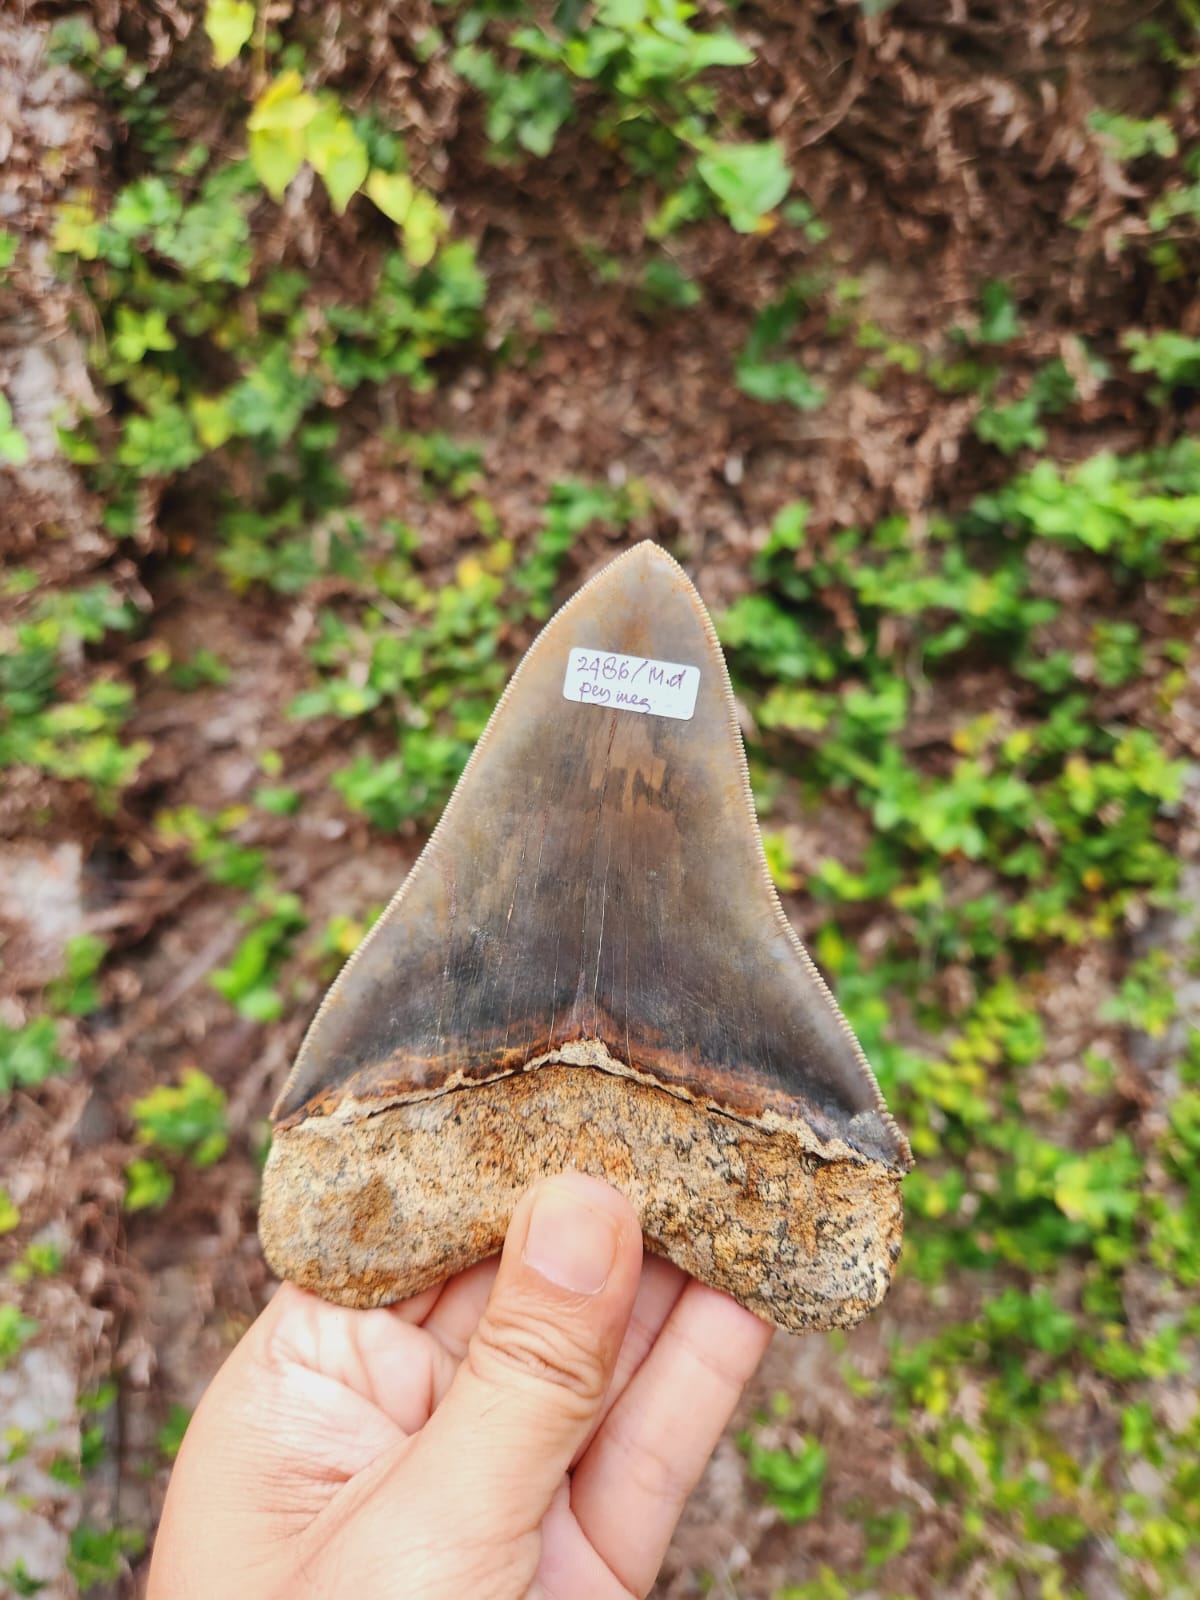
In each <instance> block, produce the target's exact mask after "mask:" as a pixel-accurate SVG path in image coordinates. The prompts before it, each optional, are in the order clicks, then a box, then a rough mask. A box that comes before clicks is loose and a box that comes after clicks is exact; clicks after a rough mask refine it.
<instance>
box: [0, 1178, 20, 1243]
mask: <svg viewBox="0 0 1200 1600" xmlns="http://www.w3.org/2000/svg"><path fill="white" fill-rule="evenodd" d="M20 1220H21V1213H20V1210H19V1209H18V1207H17V1204H16V1202H15V1201H14V1200H13V1197H12V1195H10V1194H9V1192H8V1190H7V1189H0V1233H11V1232H12V1231H13V1229H14V1228H15V1227H16V1226H17V1225H18V1223H19V1222H20Z"/></svg>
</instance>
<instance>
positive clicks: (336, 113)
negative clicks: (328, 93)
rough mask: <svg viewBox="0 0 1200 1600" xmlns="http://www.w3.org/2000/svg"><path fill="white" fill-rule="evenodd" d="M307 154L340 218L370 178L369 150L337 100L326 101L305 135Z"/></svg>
mask: <svg viewBox="0 0 1200 1600" xmlns="http://www.w3.org/2000/svg"><path fill="white" fill-rule="evenodd" d="M304 151H305V154H306V155H307V156H308V159H309V160H310V161H311V162H312V164H313V166H314V167H315V168H316V169H317V171H318V172H319V173H320V174H321V177H322V178H323V179H324V180H325V187H326V188H327V189H328V190H329V198H330V200H331V201H332V202H333V209H334V210H335V211H336V212H337V213H338V215H339V216H340V215H341V214H342V212H343V211H345V209H346V207H347V206H348V205H349V203H350V197H351V196H352V195H353V194H355V193H357V191H358V190H359V189H360V188H361V186H362V181H363V179H364V178H365V177H366V175H367V168H368V166H369V163H368V161H367V147H366V145H365V144H364V143H363V142H362V140H361V139H360V138H359V137H358V135H357V133H355V131H354V125H353V123H352V122H351V121H350V118H349V117H347V116H346V115H345V113H344V112H343V111H342V109H341V107H340V106H339V105H338V103H337V101H336V100H333V99H328V100H326V101H325V102H324V103H323V104H322V105H321V106H320V108H319V110H318V111H317V114H316V116H315V117H314V118H313V119H312V121H311V122H310V123H309V124H308V127H307V128H306V129H305V131H304Z"/></svg>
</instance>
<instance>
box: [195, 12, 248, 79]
mask: <svg viewBox="0 0 1200 1600" xmlns="http://www.w3.org/2000/svg"><path fill="white" fill-rule="evenodd" d="M204 31H205V33H206V34H207V35H208V37H209V39H210V40H211V41H212V47H213V60H214V61H215V62H216V64H217V66H218V67H227V66H228V65H229V63H230V62H231V61H235V60H236V59H237V57H238V56H239V55H241V53H242V46H243V45H244V44H246V43H247V41H248V40H249V38H250V35H251V34H252V33H253V32H254V6H253V4H252V3H251V0H208V4H207V5H206V6H205V8H204Z"/></svg>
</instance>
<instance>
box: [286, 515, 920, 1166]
mask: <svg viewBox="0 0 1200 1600" xmlns="http://www.w3.org/2000/svg"><path fill="white" fill-rule="evenodd" d="M579 649H581V650H584V651H586V652H588V653H589V656H590V657H593V658H594V657H600V656H605V655H607V656H612V655H617V656H622V657H629V658H638V659H640V660H644V661H647V662H648V663H651V665H647V666H644V667H643V668H642V669H641V670H640V671H636V668H635V667H634V666H631V667H629V668H628V669H627V670H628V672H629V674H630V676H629V677H628V678H626V679H625V680H624V681H622V680H621V679H620V678H619V677H615V676H608V677H606V676H605V672H606V671H607V672H608V673H610V674H612V673H617V672H619V670H620V669H619V666H617V667H611V666H610V667H607V668H606V667H605V666H604V664H603V662H601V663H600V665H599V666H598V667H597V668H596V670H595V671H594V672H593V671H592V670H591V668H590V666H589V665H588V664H586V663H585V669H586V670H585V671H584V672H583V673H582V674H580V673H578V672H576V673H575V674H573V678H572V681H573V682H574V683H576V684H578V683H583V684H585V685H591V686H592V691H594V694H593V698H592V700H591V702H590V703H589V702H583V703H581V702H580V701H577V700H575V699H569V698H566V697H565V695H564V681H565V679H566V676H567V670H568V658H569V656H570V652H571V651H572V650H579ZM653 663H669V664H672V665H671V666H670V668H669V670H666V671H664V672H662V674H661V675H659V669H658V667H656V666H654V665H653ZM681 665H682V666H685V667H688V668H693V669H699V686H698V691H697V694H696V699H695V707H694V712H693V714H692V715H690V716H682V715H665V714H661V711H662V707H663V702H664V699H665V701H666V703H667V706H668V708H670V707H671V706H672V704H673V705H674V709H676V710H682V709H683V708H684V706H683V704H681V703H680V702H681V700H682V696H683V693H684V691H686V690H687V688H688V686H689V681H690V680H691V679H693V678H694V673H692V674H688V675H685V680H684V682H683V684H682V685H680V686H679V687H677V688H676V689H674V690H673V689H672V688H671V682H670V680H671V679H672V677H673V676H674V675H675V674H676V673H677V671H678V667H679V666H681ZM635 672H636V676H635V675H634V674H635ZM604 691H607V693H608V700H607V703H603V704H602V703H595V702H596V701H603V700H604ZM643 693H645V694H647V695H648V696H649V699H650V703H651V706H652V709H651V710H650V711H649V712H646V711H639V710H638V709H636V708H635V706H634V703H633V701H632V700H629V699H627V700H626V702H625V703H624V704H621V705H618V701H617V696H618V695H619V694H620V695H625V696H627V697H631V696H632V697H640V696H641V695H642V694H643ZM588 1039H598V1040H601V1041H603V1043H604V1045H605V1046H606V1047H607V1050H608V1052H609V1053H610V1055H611V1056H612V1057H613V1058H615V1059H616V1060H617V1061H619V1062H622V1063H624V1064H625V1065H626V1066H628V1067H629V1068H631V1069H633V1071H634V1072H636V1073H637V1074H639V1075H643V1076H644V1077H646V1078H648V1079H651V1080H654V1081H656V1082H658V1083H660V1084H662V1085H663V1086H665V1087H669V1088H672V1089H675V1090H677V1091H679V1092H683V1093H686V1094H688V1095H691V1096H693V1097H695V1098H698V1099H701V1100H703V1101H706V1102H710V1103H712V1104H714V1105H716V1106H718V1107H720V1108H722V1109H724V1110H727V1111H729V1112H731V1113H733V1114H735V1115H736V1116H741V1117H748V1118H754V1117H759V1116H761V1115H763V1114H764V1113H765V1112H770V1111H774V1112H778V1113H780V1114H782V1115H783V1116H784V1117H798V1118H802V1119H803V1120H804V1121H805V1122H806V1123H807V1124H808V1126H809V1127H810V1128H811V1129H812V1131H813V1133H814V1134H815V1135H816V1137H817V1140H818V1141H824V1140H840V1141H843V1142H844V1143H845V1144H846V1145H849V1146H850V1147H851V1149H853V1150H857V1151H859V1152H861V1153H862V1154H863V1155H864V1156H866V1157H869V1158H872V1159H874V1160H877V1161H879V1162H882V1163H884V1164H885V1165H886V1166H887V1167H889V1168H891V1169H893V1170H896V1171H902V1170H904V1169H906V1168H907V1167H908V1165H909V1161H910V1158H909V1154H908V1150H907V1146H906V1145H905V1142H904V1140H903V1137H902V1136H901V1135H900V1134H899V1132H898V1131H897V1130H896V1128H895V1126H894V1124H893V1123H892V1121H891V1119H890V1118H889V1117H888V1116H887V1113H886V1111H885V1110H884V1108H883V1104H882V1101H881V1099H880V1096H879V1091H878V1089H877V1087H876V1084H875V1081H874V1078H873V1077H872V1075H871V1072H870V1069H869V1068H868V1066H867V1064H866V1062H865V1060H864V1059H863V1056H862V1053H861V1051H860V1050H859V1048H858V1046H857V1044H856V1042H855V1041H854V1039H853V1037H852V1035H851V1034H850V1032H849V1030H848V1028H847V1027H846V1025H845V1023H844V1022H843V1020H842V1018H841V1016H840V1014H839V1012H838V1011H837V1008H836V1006H835V1005H834V1003H833V1001H832V1000H831V999H830V997H829V995H828V992H827V991H826V989H825V987H824V985H823V984H822V982H821V980H820V979H819V977H818V976H817V975H816V973H815V971H814V969H813V968H812V965H811V963H810V962H809V960H808V958H807V956H806V955H805V954H804V952H803V950H802V948H801V947H800V945H799V944H798V942H797V941H796V939H795V937H794V935H793V934H792V932H791V930H790V928H789V927H788V925H787V923H786V921H785V919H784V917H783V915H782V912H781V911H780V909H779V906H778V902H777V901H776V898H775V895H774V893H773V891H772V889H771V887H770V884H769V881H768V879H767V876H766V873H765V868H764V863H763V858H762V848H761V843H760V840H759V835H758V829H757V825H756V823H755V820H754V816H753V813H752V809H751V805H750V800H749V794H748V790H747V786H746V778H745V763H744V757H743V754H742V749H741V741H740V738H739V735H738V732H737V727H736V722H735V718H734V714H733V709H732V699H731V696H730V693H729V685H728V678H727V675H726V671H725V665H724V662H723V659H722V657H721V652H720V648H719V646H718V644H717V641H716V638H715V635H714V633H713V631H712V627H711V624H710V623H709V621H708V618H707V615H706V614H705V611H704V608H703V606H702V604H701V602H700V599H699V596H698V595H697V594H696V591H695V590H694V588H693V587H692V585H691V583H690V582H689V581H688V579H687V578H686V576H685V575H684V573H683V572H682V570H681V569H680V568H679V567H678V566H677V565H676V563H675V562H674V561H672V560H671V558H670V557H669V556H667V555H665V554H664V553H663V552H662V551H661V550H659V549H657V548H656V547H655V546H653V545H651V544H643V545H639V546H637V547H636V548H634V549H633V550H631V551H629V552H628V553H627V554H626V555H624V556H622V557H621V558H620V559H619V560H617V561H614V562H613V563H612V564H611V565H610V566H609V567H607V568H606V569H605V570H604V571H603V572H602V573H601V574H600V575H599V576H598V577H597V578H596V579H594V580H593V581H592V582H591V583H590V584H588V585H586V586H585V587H584V589H583V590H582V591H581V592H580V593H579V594H578V595H577V596H576V598H575V599H574V600H573V601H572V602H571V603H570V604H569V605H567V606H565V607H564V608H563V610H562V611H561V612H559V614H558V615H557V616H556V617H555V618H554V619H553V621H552V622H551V623H550V624H549V625H548V626H547V627H546V629H545V630H544V632H543V633H542V634H541V636H540V637H539V639H538V640H537V642H536V644H535V645H534V647H533V648H532V649H531V650H530V652H529V654H528V656H527V657H526V659H525V661H524V662H523V664H522V666H521V668H520V671H519V672H518V673H517V675H516V677H515V678H514V680H513V683H512V685H511V687H510V689H509V692H508V694H507V695H506V696H505V698H504V700H503V701H502V702H501V705H500V706H499V708H498V709H497V711H496V714H495V716H494V718H493V720H492V722H491V723H490V725H489V727H488V730H487V732H486V734H485V735H484V737H483V739H482V740H481V741H480V744H479V747H478V749H477V750H476V752H475V755H474V757H473V759H472V761H471V763H470V765H469V767H468V769H467V771H466V773H465V774H464V776H463V778H462V780H461V782H460V784H459V787H458V789H457V790H456V792H455V795H454V798H453V799H452V801H451V803H450V805H449V807H448V808H447V811H446V814H445V816H444V818H443V819H442V822H441V824H440V826H439V827H438V829H437V832H436V833H435V835H434V837H433V839H432V840H431V841H430V844H429V846H428V848H427V849H426V851H425V853H424V854H423V855H422V857H421V859H420V861H419V862H418V864H417V866H416V867H415V868H414V869H413V872H412V873H411V875H410V877H409V879H408V881H407V882H406V884H405V885H404V888H403V890H402V892H401V893H400V895H398V896H397V898H396V900H395V901H394V902H393V904H392V906H391V907H390V908H389V910H388V911H387V913H386V914H385V916H384V917H383V918H382V919H381V921H380V923H379V924H378V926H377V927H376V929H375V930H374V932H373V933H372V935H371V937H370V939H369V940H368V941H367V943H366V944H365V945H364V947H363V948H362V950H361V951H360V952H359V954H358V956H357V958H356V959H355V960H354V961H353V962H352V963H351V964H350V965H349V966H348V967H347V969H346V970H345V971H344V972H343V974H342V976H341V978H340V979H339V980H338V982H337V984H336V985H335V987H334V989H333V990H332V992H331V994H330V996H329V999H328V1001H327V1003H326V1005H325V1006H324V1007H323V1008H322V1010H321V1012H320V1013H319V1015H318V1017H317V1019H316V1021H315V1023H314V1025H313V1027H312V1029H311V1030H310V1032H309V1036H308V1038H307V1040H306V1041H305V1045H304V1048H303V1050H302V1052H301V1055H300V1059H299V1061H298V1062H297V1065H296V1069H295V1071H294V1073H293V1075H292V1077H291V1079H290V1081H289V1082H288V1084H287V1086H286V1088H285V1090H284V1093H283V1095H282V1097H281V1099H280V1101H279V1104H278V1106H277V1107H276V1113H275V1114H276V1118H277V1120H278V1121H279V1122H280V1123H281V1124H283V1125H284V1126H287V1125H289V1124H292V1123H295V1122H298V1121H299V1120H301V1119H303V1118H304V1117H305V1116H309V1115H313V1114H316V1113H320V1112H326V1111H330V1110H332V1109H334V1108H335V1107H336V1106H337V1104H338V1103H339V1102H341V1101H342V1100H343V1099H344V1098H345V1097H347V1096H350V1097H353V1099H354V1100H356V1101H362V1102H366V1103H367V1104H368V1105H369V1104H370V1103H372V1102H377V1103H378V1104H379V1105H381V1106H382V1105H387V1104H393V1103H395V1102H397V1101H402V1100H405V1099H414V1098H418V1097H420V1096H422V1095H429V1094H431V1093H436V1092H438V1091H439V1090H441V1089H443V1088H445V1087H447V1086H448V1085H453V1084H455V1083H470V1082H473V1081H479V1080H483V1079H488V1078H495V1077H497V1076H498V1075H500V1074H503V1073H506V1072H513V1071H515V1070H518V1069H519V1068H521V1067H523V1066H524V1065H525V1064H526V1063H528V1062H530V1061H533V1060H536V1059H538V1058H539V1057H542V1056H544V1055H546V1054H547V1053H550V1052H553V1051H555V1050H557V1049H560V1048H561V1047H562V1046H564V1045H566V1044H568V1043H571V1042H573V1041H578V1040H588Z"/></svg>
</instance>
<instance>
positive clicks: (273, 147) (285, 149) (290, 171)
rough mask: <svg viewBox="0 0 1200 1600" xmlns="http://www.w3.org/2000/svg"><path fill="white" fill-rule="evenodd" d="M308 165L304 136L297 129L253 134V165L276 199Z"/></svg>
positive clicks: (251, 138)
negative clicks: (306, 162)
mask: <svg viewBox="0 0 1200 1600" xmlns="http://www.w3.org/2000/svg"><path fill="white" fill-rule="evenodd" d="M303 163H304V135H303V134H302V133H299V132H297V131H296V130H295V129H286V128H284V129H274V128H269V129H265V130H264V131H263V132H261V133H258V132H251V134H250V165H251V166H252V167H253V168H254V173H255V176H256V177H257V178H258V181H259V182H260V183H261V184H262V186H263V188H264V189H265V190H266V191H267V193H268V194H269V195H270V196H271V199H272V200H282V199H283V196H284V191H285V190H286V189H287V186H288V184H289V183H291V181H292V179H293V178H294V177H295V176H296V174H297V173H298V172H299V171H300V168H301V166H302V165H303Z"/></svg>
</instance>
